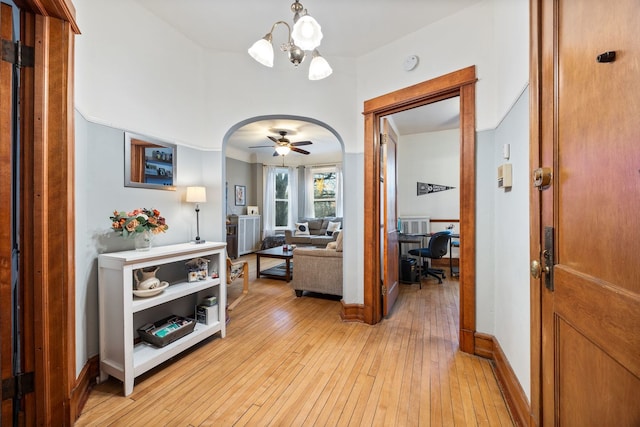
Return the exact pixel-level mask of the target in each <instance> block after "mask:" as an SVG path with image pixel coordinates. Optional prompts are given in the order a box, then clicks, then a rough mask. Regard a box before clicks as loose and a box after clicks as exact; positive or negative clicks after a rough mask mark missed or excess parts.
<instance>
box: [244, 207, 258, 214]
mask: <svg viewBox="0 0 640 427" xmlns="http://www.w3.org/2000/svg"><path fill="white" fill-rule="evenodd" d="M247 215H260V211H259V210H258V207H257V206H247Z"/></svg>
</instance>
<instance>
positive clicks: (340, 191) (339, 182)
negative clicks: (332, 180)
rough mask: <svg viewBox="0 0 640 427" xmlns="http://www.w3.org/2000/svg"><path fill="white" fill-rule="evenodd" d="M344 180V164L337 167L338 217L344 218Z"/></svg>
mask: <svg viewBox="0 0 640 427" xmlns="http://www.w3.org/2000/svg"><path fill="white" fill-rule="evenodd" d="M343 182H344V178H343V176H342V163H338V164H337V165H336V216H339V217H342V216H344V210H343V207H344V204H343V202H342V194H343V188H342V183H343Z"/></svg>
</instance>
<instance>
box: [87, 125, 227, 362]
mask: <svg viewBox="0 0 640 427" xmlns="http://www.w3.org/2000/svg"><path fill="white" fill-rule="evenodd" d="M75 122H76V132H75V145H76V153H75V154H76V161H75V165H76V170H75V177H76V188H75V191H76V193H75V198H76V218H77V220H76V369H77V372H80V370H81V369H82V367H83V366H84V364H85V363H86V361H87V360H88V358H89V357H91V356H93V355H95V354H97V353H98V329H97V325H98V300H97V295H98V268H97V256H98V255H99V254H100V253H103V252H113V251H118V250H127V249H133V241H132V240H130V239H125V238H123V237H121V236H119V235H117V234H116V233H114V232H112V231H111V223H110V220H109V216H111V214H112V212H113V211H114V210H118V211H131V210H133V209H136V208H155V209H158V210H159V211H160V213H161V214H162V216H164V217H165V218H166V219H167V224H168V225H169V230H168V231H167V232H166V233H161V234H158V235H156V236H155V237H154V242H153V243H154V244H156V245H166V244H172V243H181V242H186V241H189V240H191V239H193V238H194V237H195V236H196V218H195V207H194V205H193V204H192V203H186V202H185V194H186V190H185V188H186V186H188V185H195V184H199V185H205V186H206V187H207V200H213V201H210V202H206V203H201V204H200V235H201V236H202V237H203V238H204V239H206V240H220V239H221V235H220V234H221V233H220V230H219V227H216V225H217V224H218V223H219V222H218V221H216V220H213V221H212V220H210V218H212V217H213V215H214V213H215V212H216V211H217V207H218V203H216V202H215V200H216V199H217V198H218V197H219V195H220V191H221V186H220V183H219V182H214V181H213V180H206V179H204V178H203V175H202V171H203V165H206V164H219V162H220V155H219V153H217V152H203V151H201V150H195V149H192V148H188V147H184V146H179V147H178V149H177V158H176V159H177V166H176V170H177V171H178V175H177V176H176V184H177V190H176V191H165V190H147V189H141V188H130V187H124V161H123V158H124V131H123V130H122V129H115V128H112V127H108V126H104V125H99V124H95V123H90V122H88V121H86V120H85V119H84V118H83V117H82V115H80V114H79V113H76V115H75Z"/></svg>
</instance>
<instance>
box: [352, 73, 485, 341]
mask: <svg viewBox="0 0 640 427" xmlns="http://www.w3.org/2000/svg"><path fill="white" fill-rule="evenodd" d="M475 82H476V74H475V66H471V67H467V68H464V69H461V70H458V71H455V72H453V73H450V74H447V75H444V76H441V77H438V78H435V79H432V80H428V81H426V82H423V83H420V84H417V85H414V86H411V87H408V88H405V89H400V90H398V91H395V92H392V93H390V94H386V95H383V96H380V97H378V98H374V99H371V100H368V101H366V102H365V104H364V115H365V171H364V172H365V197H364V200H365V218H364V222H365V224H364V228H365V230H364V234H365V236H364V242H365V243H364V258H365V259H368V260H372V262H371V263H369V264H368V265H367V266H366V267H365V270H364V304H363V307H362V313H361V316H362V318H363V319H364V320H365V322H367V323H370V324H374V323H377V322H379V321H380V320H381V319H382V307H383V298H385V297H386V295H384V294H383V288H382V280H381V273H380V271H381V270H380V268H381V266H380V263H381V261H380V260H381V255H382V250H383V248H382V245H381V242H380V239H379V238H378V236H379V234H380V227H381V213H380V205H381V190H380V188H381V187H380V177H381V152H382V151H381V141H380V121H381V118H383V117H385V116H389V115H392V114H394V113H398V112H401V111H405V110H409V109H413V108H417V107H420V106H423V105H428V104H432V103H435V102H438V101H441V100H445V99H450V98H454V97H459V99H460V168H461V169H460V170H461V173H460V234H461V236H465V237H464V240H463V241H461V245H460V307H461V309H460V349H461V350H462V351H465V352H467V353H473V352H474V350H475V338H474V333H475V171H476V166H475ZM396 250H397V248H396Z"/></svg>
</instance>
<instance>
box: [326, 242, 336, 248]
mask: <svg viewBox="0 0 640 427" xmlns="http://www.w3.org/2000/svg"><path fill="white" fill-rule="evenodd" d="M337 247H338V244H337V243H336V242H329V243H327V247H326V248H325V249H333V250H335V249H336V248H337Z"/></svg>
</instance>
